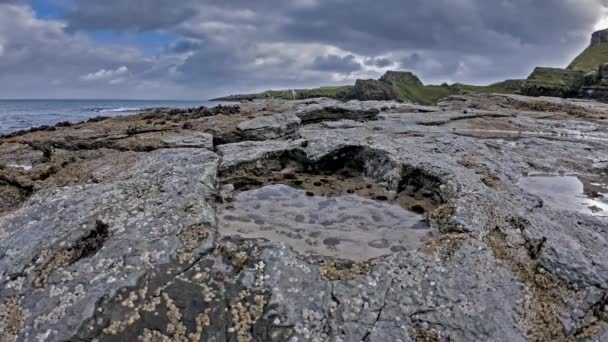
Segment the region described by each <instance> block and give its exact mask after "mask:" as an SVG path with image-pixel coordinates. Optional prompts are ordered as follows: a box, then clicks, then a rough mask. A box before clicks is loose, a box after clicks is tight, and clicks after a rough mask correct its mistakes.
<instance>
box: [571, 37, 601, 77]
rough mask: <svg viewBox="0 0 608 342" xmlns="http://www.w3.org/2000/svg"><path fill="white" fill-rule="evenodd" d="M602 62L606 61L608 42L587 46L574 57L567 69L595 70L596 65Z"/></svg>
mask: <svg viewBox="0 0 608 342" xmlns="http://www.w3.org/2000/svg"><path fill="white" fill-rule="evenodd" d="M604 63H608V43H600V44H596V45H592V46H590V47H588V48H587V49H585V51H583V52H582V53H581V54H580V55H578V57H576V58H575V59H574V61H573V62H572V63H571V64H570V66H568V69H573V70H580V71H585V72H589V71H593V70H597V68H598V66H599V65H600V64H604Z"/></svg>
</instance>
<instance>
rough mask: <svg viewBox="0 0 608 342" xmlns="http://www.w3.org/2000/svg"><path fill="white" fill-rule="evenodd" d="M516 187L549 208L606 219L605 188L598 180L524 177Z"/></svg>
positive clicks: (606, 190) (607, 191)
mask: <svg viewBox="0 0 608 342" xmlns="http://www.w3.org/2000/svg"><path fill="white" fill-rule="evenodd" d="M519 186H520V187H522V188H524V189H526V191H528V192H529V193H531V194H534V195H537V196H539V197H540V198H541V199H542V200H543V201H544V203H545V205H547V206H549V207H553V208H556V209H565V210H575V211H579V212H582V213H585V214H588V215H594V216H604V217H608V186H607V184H605V183H603V182H602V181H601V180H596V181H587V180H585V182H583V181H582V180H581V178H579V177H577V176H551V175H549V176H546V175H538V176H530V177H525V178H524V179H522V180H521V181H520V182H519ZM589 188H593V190H589Z"/></svg>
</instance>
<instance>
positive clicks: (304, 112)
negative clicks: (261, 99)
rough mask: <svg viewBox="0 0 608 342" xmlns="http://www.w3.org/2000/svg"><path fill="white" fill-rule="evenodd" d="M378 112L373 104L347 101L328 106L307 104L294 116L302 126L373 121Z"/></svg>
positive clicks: (319, 103) (322, 103)
mask: <svg viewBox="0 0 608 342" xmlns="http://www.w3.org/2000/svg"><path fill="white" fill-rule="evenodd" d="M379 113H380V110H379V109H378V108H377V107H376V106H375V105H374V104H368V103H366V102H361V101H349V102H346V103H341V104H334V105H329V104H328V103H327V102H325V103H324V102H317V103H311V104H307V105H305V106H302V107H301V108H299V109H298V110H297V111H296V112H295V115H296V116H297V117H298V118H300V120H302V123H304V124H310V123H315V122H320V121H335V120H345V119H346V120H358V121H362V120H373V119H375V118H376V117H377V116H378V114H379Z"/></svg>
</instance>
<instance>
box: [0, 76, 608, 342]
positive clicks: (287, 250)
mask: <svg viewBox="0 0 608 342" xmlns="http://www.w3.org/2000/svg"><path fill="white" fill-rule="evenodd" d="M391 79H392V77H391ZM410 80H411V79H410ZM414 81H415V80H414ZM383 83H384V82H383ZM607 117H608V105H605V104H602V103H597V102H593V101H576V100H564V99H558V98H530V97H524V96H516V95H482V94H476V95H457V96H452V97H448V98H447V99H445V100H443V101H441V102H439V103H438V104H437V105H436V106H421V105H413V104H407V103H399V102H395V101H366V102H361V101H350V102H342V101H337V100H330V99H312V100H311V99H308V100H301V101H285V100H259V101H252V102H247V103H244V104H241V105H240V106H238V107H237V106H231V107H218V108H215V109H206V108H193V109H190V110H166V109H159V110H152V111H149V112H145V113H142V114H138V115H134V116H129V117H121V118H112V119H105V120H101V119H100V120H93V121H92V122H88V123H80V124H74V125H69V124H62V125H59V126H57V127H52V128H48V127H47V128H43V129H39V130H32V131H30V132H21V133H16V134H13V135H11V136H7V137H4V138H1V139H0V164H1V165H2V166H1V167H0V206H1V208H2V210H1V212H0V341H3V342H4V341H137V340H141V341H239V342H240V341H277V342H278V341H296V340H297V341H526V340H527V341H569V340H577V341H605V340H606V339H607V338H608V292H607V291H608V290H607V289H608V264H607V263H606V262H605V261H606V260H608V199H606V195H605V194H606V193H607V192H608V185H607V184H608V174H607V173H608V162H607V161H608V121H607Z"/></svg>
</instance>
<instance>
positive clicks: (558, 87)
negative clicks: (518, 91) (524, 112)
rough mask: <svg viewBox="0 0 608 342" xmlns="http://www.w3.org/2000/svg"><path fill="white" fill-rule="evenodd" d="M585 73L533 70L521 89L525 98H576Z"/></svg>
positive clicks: (553, 69)
mask: <svg viewBox="0 0 608 342" xmlns="http://www.w3.org/2000/svg"><path fill="white" fill-rule="evenodd" d="M584 77H585V73H584V72H582V71H579V70H567V69H558V68H541V67H538V68H536V69H534V71H533V72H532V74H531V75H530V76H529V77H528V79H527V80H526V82H525V83H524V85H523V88H522V94H524V95H527V96H553V97H576V96H578V94H579V92H580V89H581V87H582V86H583V84H584Z"/></svg>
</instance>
